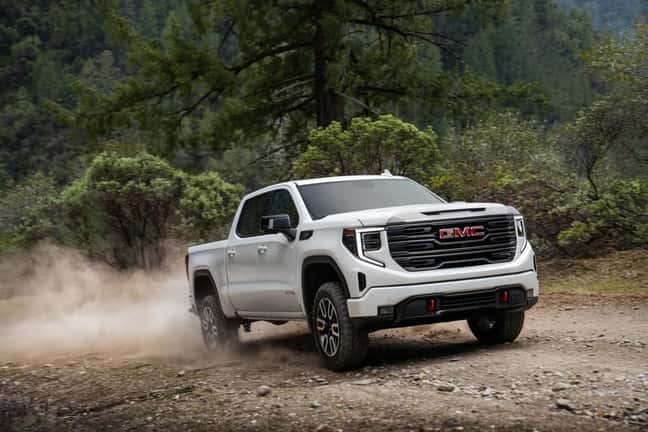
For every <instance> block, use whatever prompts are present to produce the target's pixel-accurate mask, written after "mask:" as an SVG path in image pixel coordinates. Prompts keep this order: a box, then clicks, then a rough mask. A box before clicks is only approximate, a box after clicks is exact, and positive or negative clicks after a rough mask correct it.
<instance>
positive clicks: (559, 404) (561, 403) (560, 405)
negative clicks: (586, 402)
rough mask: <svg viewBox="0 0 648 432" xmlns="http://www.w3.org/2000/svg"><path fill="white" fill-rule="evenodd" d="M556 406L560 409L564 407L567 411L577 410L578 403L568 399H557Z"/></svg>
mask: <svg viewBox="0 0 648 432" xmlns="http://www.w3.org/2000/svg"><path fill="white" fill-rule="evenodd" d="M556 408H558V409H564V410H567V411H572V412H573V411H576V405H574V404H573V403H572V402H570V401H569V400H567V399H558V400H556Z"/></svg>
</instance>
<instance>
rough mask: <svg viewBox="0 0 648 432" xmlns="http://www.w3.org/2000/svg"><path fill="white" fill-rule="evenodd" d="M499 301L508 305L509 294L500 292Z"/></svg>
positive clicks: (505, 291)
mask: <svg viewBox="0 0 648 432" xmlns="http://www.w3.org/2000/svg"><path fill="white" fill-rule="evenodd" d="M500 300H501V301H502V303H508V301H509V292H508V291H507V290H504V291H502V294H500Z"/></svg>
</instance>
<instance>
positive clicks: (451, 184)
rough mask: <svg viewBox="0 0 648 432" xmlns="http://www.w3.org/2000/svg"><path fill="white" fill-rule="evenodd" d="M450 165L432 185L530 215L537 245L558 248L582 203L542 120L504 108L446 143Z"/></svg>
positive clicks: (463, 198)
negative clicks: (535, 120)
mask: <svg viewBox="0 0 648 432" xmlns="http://www.w3.org/2000/svg"><path fill="white" fill-rule="evenodd" d="M441 148H442V152H443V153H444V154H447V161H446V164H445V167H444V169H443V170H442V171H441V172H440V174H439V175H434V176H432V177H430V179H429V180H428V182H427V185H428V186H429V187H430V188H431V189H432V190H434V191H436V192H438V193H440V194H441V195H442V196H445V197H446V198H448V199H450V200H461V201H490V202H501V203H504V204H508V205H512V206H514V207H516V208H517V209H518V210H520V212H521V213H522V214H524V215H525V219H526V225H527V231H528V232H529V233H530V235H531V237H532V240H533V242H534V245H535V246H536V248H537V250H538V251H539V252H540V253H543V254H549V253H556V252H557V251H558V249H559V248H560V245H558V243H557V240H556V238H557V236H558V234H559V233H560V231H561V230H562V229H565V228H567V227H569V224H570V223H571V221H572V220H573V212H574V208H575V206H576V204H575V203H576V197H577V195H576V192H577V191H578V190H579V188H578V184H577V181H576V179H575V178H574V177H573V176H571V175H570V174H569V171H568V168H567V167H566V166H565V164H564V163H563V162H562V161H561V159H560V157H559V156H558V155H557V154H556V152H555V149H554V146H553V144H552V142H551V136H550V135H548V134H547V132H546V130H545V129H544V128H543V126H542V125H541V124H538V123H536V122H533V121H525V120H523V119H521V118H520V117H519V116H518V115H516V114H513V113H509V112H507V113H499V114H495V115H493V116H491V117H490V118H488V119H487V120H484V121H482V122H479V123H477V124H475V125H474V126H473V127H471V128H468V129H466V130H465V131H463V132H461V133H457V132H455V131H451V132H450V133H449V134H448V135H447V136H446V137H445V138H444V139H443V140H442V143H441Z"/></svg>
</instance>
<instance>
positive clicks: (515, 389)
mask: <svg viewBox="0 0 648 432" xmlns="http://www.w3.org/2000/svg"><path fill="white" fill-rule="evenodd" d="M621 258H623V259H624V260H626V259H628V257H627V256H621ZM644 258H645V257H644ZM644 258H642V259H644ZM593 262H594V263H595V264H592V262H584V263H580V264H578V265H581V266H593V268H590V270H583V269H582V268H581V269H580V270H579V271H580V272H581V277H580V278H575V279H570V281H569V284H570V285H571V287H572V288H573V290H576V291H578V292H585V291H587V290H586V288H587V287H588V286H589V287H590V290H589V292H590V294H563V293H561V291H566V290H565V289H561V288H560V286H559V284H558V282H556V281H557V280H559V279H560V278H558V277H556V274H559V272H561V271H563V270H561V269H556V268H554V267H552V265H554V264H550V265H548V266H545V267H544V270H545V271H552V275H553V276H554V277H555V280H554V281H553V282H551V281H548V282H547V285H548V286H549V287H550V290H549V291H551V292H549V293H545V294H544V295H543V296H542V298H541V302H540V303H539V305H538V306H537V307H536V308H534V309H532V310H531V311H529V312H528V314H527V322H526V324H525V328H524V330H523V333H522V335H521V336H520V338H519V339H518V340H517V341H516V342H515V343H512V344H507V345H503V346H499V347H489V348H487V347H483V346H480V345H479V344H477V343H476V342H475V340H474V339H473V338H472V336H471V335H470V333H469V331H468V329H467V326H466V325H465V323H462V322H459V323H449V324H443V325H433V326H421V327H415V328H408V329H399V330H389V331H384V332H380V333H376V334H374V335H372V339H371V348H370V353H369V360H368V364H367V365H366V367H364V368H363V369H361V370H358V371H355V372H349V373H342V374H338V373H333V372H329V371H327V370H325V369H322V368H321V367H320V365H319V363H318V359H317V357H316V355H315V354H314V350H313V345H312V341H311V336H310V335H309V334H308V333H307V332H306V330H305V328H304V327H303V326H301V325H299V324H288V325H286V326H282V327H274V326H269V325H268V326H266V325H263V324H258V325H257V324H255V325H253V331H252V333H250V334H245V335H244V342H243V344H242V347H241V350H240V352H238V353H232V354H230V355H228V356H226V357H223V358H218V359H213V358H211V359H210V358H207V357H206V356H205V354H204V352H202V351H201V350H200V349H198V348H192V349H187V350H186V352H184V353H179V354H178V353H174V354H173V355H171V354H169V355H163V356H160V355H145V356H142V355H138V356H131V355H130V354H128V352H110V351H101V352H95V353H91V352H85V353H79V352H78V351H77V352H76V353H75V354H69V355H61V354H60V353H59V354H57V355H50V356H39V357H38V358H31V359H25V358H22V359H21V358H14V359H10V360H4V361H0V430H75V431H77V430H88V431H94V430H115V429H118V430H215V431H220V430H232V431H235V430H236V431H267V430H288V431H309V430H310V431H314V430H320V431H333V430H338V429H340V430H344V431H356V430H359V431H379V430H393V431H410V430H413V431H433V430H457V431H458V430H466V431H469V430H510V431H513V430H516V431H517V430H526V431H534V430H537V431H566V430H583V431H600V430H628V431H633V430H648V346H647V345H646V343H647V342H648V297H646V296H645V295H643V294H641V292H647V291H646V289H645V288H648V287H646V286H645V283H646V281H645V279H644V276H645V270H639V271H638V274H635V273H637V270H632V269H631V270H628V271H633V272H635V273H631V274H626V275H625V276H624V275H623V274H621V273H619V274H617V275H616V276H614V275H609V273H610V271H609V268H608V267H606V266H604V265H596V261H593ZM561 265H563V264H561ZM574 265H576V264H574ZM567 267H568V268H569V267H570V266H569V265H567ZM600 269H602V270H600ZM643 269H645V267H644V268H643ZM597 271H601V272H602V273H601V274H600V275H599V276H598V277H595V276H592V275H591V273H592V272H597ZM566 274H573V273H566ZM606 277H610V278H612V279H614V280H615V282H614V284H612V285H613V286H614V287H618V286H620V285H622V284H623V281H624V280H625V281H626V282H627V285H628V286H632V287H633V289H632V290H631V291H632V292H639V294H636V293H635V294H609V293H608V294H592V293H591V292H592V291H594V292H617V293H618V292H619V291H618V290H617V289H616V288H615V289H606V287H609V286H610V284H609V283H608V281H607V279H606ZM612 279H610V280H612ZM619 281H620V282H619ZM552 283H553V285H552ZM597 284H598V285H597ZM597 287H598V288H597ZM636 287H639V288H642V287H643V288H644V289H643V290H641V289H640V290H638V291H637V290H635V288H636ZM190 322H191V321H190ZM191 325H195V328H196V331H198V322H197V321H195V322H194V323H192V324H191ZM1 329H2V328H1V327H0V330H1ZM121 331H124V330H121ZM178 344H182V341H178ZM191 346H192V347H193V346H194V345H191ZM262 385H265V386H268V387H269V388H270V389H271V392H270V393H269V394H267V395H265V396H259V395H258V388H259V387H260V386H262Z"/></svg>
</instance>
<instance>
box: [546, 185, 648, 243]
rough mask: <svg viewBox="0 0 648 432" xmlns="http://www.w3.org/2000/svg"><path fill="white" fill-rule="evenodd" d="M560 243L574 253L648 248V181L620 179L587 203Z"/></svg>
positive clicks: (564, 231)
mask: <svg viewBox="0 0 648 432" xmlns="http://www.w3.org/2000/svg"><path fill="white" fill-rule="evenodd" d="M558 242H559V244H560V245H561V246H563V247H565V248H567V249H568V250H569V251H571V252H572V253H579V252H582V251H583V250H598V251H601V250H605V249H610V248H615V249H629V248H636V247H643V248H646V247H648V181H647V180H644V179H639V178H635V179H629V180H617V181H614V182H611V183H610V184H609V185H607V186H606V188H605V190H603V191H602V192H601V194H600V198H598V199H595V200H590V201H588V202H585V203H584V205H583V206H582V207H580V208H579V209H578V211H577V213H576V218H575V220H574V221H573V222H572V223H571V225H570V226H569V227H568V228H567V229H565V230H563V231H561V232H560V234H559V235H558Z"/></svg>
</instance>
